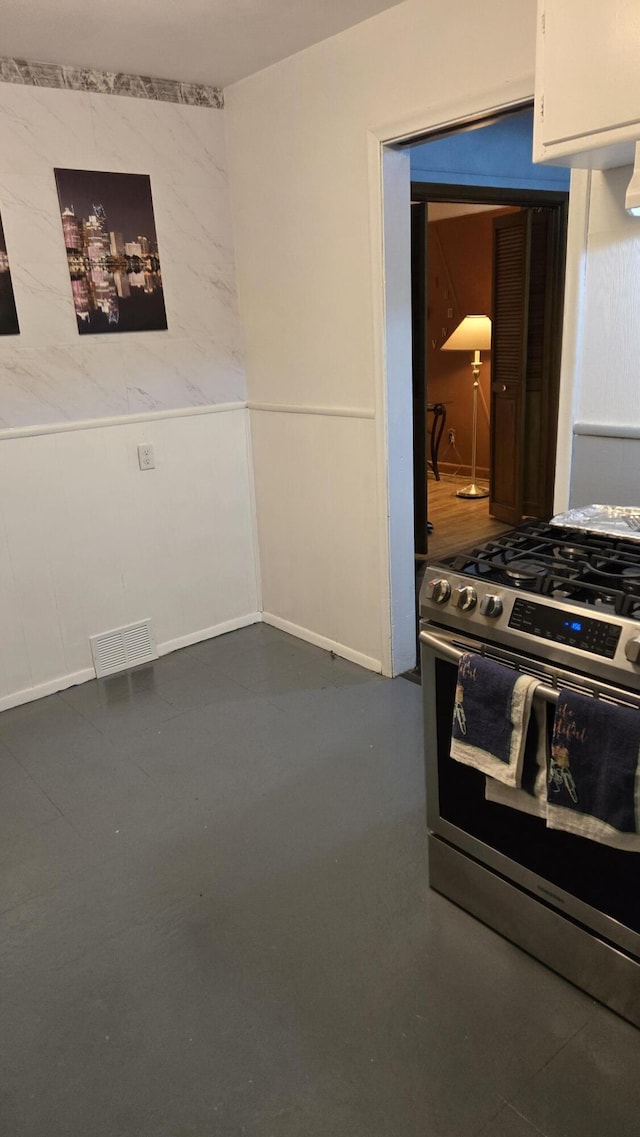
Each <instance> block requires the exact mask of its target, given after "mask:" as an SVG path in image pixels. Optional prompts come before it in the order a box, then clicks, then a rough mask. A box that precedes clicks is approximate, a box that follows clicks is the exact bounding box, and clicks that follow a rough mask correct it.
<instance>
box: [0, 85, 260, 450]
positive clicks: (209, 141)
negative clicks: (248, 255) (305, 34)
mask: <svg viewBox="0 0 640 1137" xmlns="http://www.w3.org/2000/svg"><path fill="white" fill-rule="evenodd" d="M223 118H224V112H223V111H222V110H221V109H216V108H214V107H211V106H193V105H186V104H184V103H183V104H180V103H169V102H161V101H158V100H156V99H150V98H148V97H146V98H128V97H123V96H118V95H110V94H97V93H93V92H87V91H78V90H69V89H58V90H56V89H53V88H46V87H40V86H26V85H21V84H19V83H16V82H1V81H0V154H1V155H2V163H1V165H0V213H1V215H2V219H3V222H4V230H5V237H6V243H7V248H8V253H9V258H10V263H11V271H12V277H13V285H14V291H15V297H16V304H17V308H18V317H19V321H20V335H19V336H12V337H9V336H7V337H2V338H1V339H0V429H2V428H11V427H23V426H33V425H40V424H49V423H57V422H73V421H78V420H85V419H100V418H104V417H111V416H119V415H122V416H127V415H130V414H139V413H145V412H149V411H152V412H155V411H170V410H172V409H178V408H184V407H192V406H207V405H210V404H216V403H229V402H237V401H244V400H245V399H246V387H245V373H244V362H243V345H242V333H241V327H240V320H239V314H238V305H237V292H236V276H235V261H234V248H233V239H232V225H231V211H230V204H229V193H228V183H227V167H226V157H225V142H224V122H223ZM56 166H58V167H63V168H69V169H89V170H109V171H116V172H131V173H142V174H149V175H150V178H151V190H152V194H153V203H154V211H155V219H156V227H157V234H158V242H159V247H160V255H161V263H162V272H163V283H164V293H165V302H166V306H167V317H168V325H169V327H168V331H166V332H137V333H131V334H124V333H123V334H120V333H118V334H114V335H102V336H89V337H87V336H84V337H82V339H80V336H79V334H78V331H77V325H76V318H75V313H74V308H73V303H72V299H71V287H70V281H69V273H68V270H67V263H66V255H65V248H64V240H63V236H62V226H61V222H60V212H59V208H58V200H57V196H56V185H55V179H54V173H53V170H54V167H56Z"/></svg>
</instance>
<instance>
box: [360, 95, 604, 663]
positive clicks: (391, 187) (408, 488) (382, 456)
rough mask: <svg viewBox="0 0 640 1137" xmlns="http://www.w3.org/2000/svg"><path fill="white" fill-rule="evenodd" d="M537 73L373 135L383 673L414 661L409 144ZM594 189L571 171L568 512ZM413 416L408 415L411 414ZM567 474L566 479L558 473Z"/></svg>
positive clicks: (469, 119)
mask: <svg viewBox="0 0 640 1137" xmlns="http://www.w3.org/2000/svg"><path fill="white" fill-rule="evenodd" d="M532 100H533V77H532V76H530V75H525V76H521V77H519V78H515V79H513V80H512V81H510V82H507V83H504V84H501V85H500V86H499V87H493V88H489V89H484V90H482V89H476V90H473V91H465V92H464V93H463V94H462V95H460V96H458V97H456V98H455V99H454V100H452V101H451V102H448V103H447V101H446V100H443V101H442V102H441V103H437V104H435V105H431V106H427V105H423V106H421V107H418V108H416V109H415V110H414V111H413V112H411V113H410V114H408V115H405V116H404V117H402V118H401V119H396V120H394V121H391V122H390V121H389V120H386V121H382V122H380V123H379V124H378V125H372V126H371V127H370V128H368V129H367V131H366V145H367V164H368V174H369V176H368V192H369V252H370V257H371V262H370V263H371V321H372V337H373V372H374V387H375V407H374V415H375V420H374V429H375V440H374V445H375V451H376V484H375V487H372V492H375V495H376V499H377V517H378V545H379V550H380V556H379V594H380V596H381V597H382V599H383V602H382V603H381V604H380V606H379V611H380V629H379V634H380V644H381V664H382V672H383V674H384V675H397V674H399V673H401V672H404V671H408V670H409V669H410V668H412V667H413V666H414V665H415V610H416V604H415V584H414V578H415V573H414V563H415V562H414V537H413V473H412V469H411V454H412V447H413V428H412V422H411V419H412V416H411V413H410V412H411V319H410V298H411V240H410V225H409V220H410V201H411V192H410V187H411V165H410V158H409V151H408V149H406V147H407V144H409V143H416V142H418V141H421V140H427V139H428V138H433V137H434V136H435V135H436V134H437V133H439V132H442V131H444V130H448V131H452V130H457V129H461V128H464V127H465V126H468V125H470V124H473V123H479V122H484V121H486V120H487V119H488V118H489V117H490V116H491V115H495V114H502V113H511V112H513V111H517V110H522V109H524V108H525V107H529V106H531V103H532ZM590 189H591V181H590V174H589V172H588V171H582V170H574V171H572V173H571V190H570V202H569V231H568V240H567V265H566V273H567V275H566V284H565V303H564V332H563V341H562V363H561V376H560V407H559V425H558V449H557V452H556V498H555V500H554V511H555V512H561V511H562V510H563V509H566V508H567V505H568V500H569V483H570V468H571V450H572V442H573V417H574V416H573V405H574V400H575V394H576V392H575V377H576V374H577V373H579V359H580V351H581V344H582V329H581V324H580V310H581V303H582V296H583V291H584V271H583V265H584V255H585V251H586V243H587V221H588V215H589V196H590ZM407 412H408V413H407ZM558 475H559V476H558Z"/></svg>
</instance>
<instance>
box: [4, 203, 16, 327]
mask: <svg viewBox="0 0 640 1137" xmlns="http://www.w3.org/2000/svg"><path fill="white" fill-rule="evenodd" d="M19 331H20V325H19V324H18V313H17V311H16V301H15V297H14V295H13V284H12V283H11V269H10V268H9V257H8V255H7V246H6V243H5V239H4V229H3V228H2V218H1V217H0V336H15V335H18V333H19Z"/></svg>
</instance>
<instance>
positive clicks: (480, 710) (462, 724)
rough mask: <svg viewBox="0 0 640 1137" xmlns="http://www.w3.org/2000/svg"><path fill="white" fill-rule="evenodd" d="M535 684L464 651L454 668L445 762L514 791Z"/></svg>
mask: <svg viewBox="0 0 640 1137" xmlns="http://www.w3.org/2000/svg"><path fill="white" fill-rule="evenodd" d="M537 686H538V680H537V679H535V678H534V677H533V676H532V675H523V674H522V673H521V672H519V671H514V670H513V669H512V668H510V667H504V666H503V665H502V664H500V663H494V662H493V661H492V660H489V659H484V657H483V656H480V655H474V654H473V653H471V652H467V653H466V654H465V655H463V656H462V658H461V659H460V663H459V665H458V684H457V687H456V698H455V706H454V713H453V724H452V728H451V757H452V758H455V760H456V761H457V762H463V763H465V765H467V766H474V767H475V769H477V770H482V772H483V773H485V774H488V775H489V776H490V777H492V778H495V779H496V780H497V781H500V782H503V783H504V784H505V785H507V786H520V785H521V782H522V766H523V759H524V752H525V742H526V738H527V730H528V726H529V718H530V714H531V703H532V700H533V695H534V692H535V689H536V687H537Z"/></svg>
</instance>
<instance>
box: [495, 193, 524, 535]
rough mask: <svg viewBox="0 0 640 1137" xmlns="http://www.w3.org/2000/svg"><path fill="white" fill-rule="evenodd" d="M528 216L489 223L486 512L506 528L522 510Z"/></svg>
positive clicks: (516, 519) (519, 516)
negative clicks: (490, 283) (490, 320)
mask: <svg viewBox="0 0 640 1137" xmlns="http://www.w3.org/2000/svg"><path fill="white" fill-rule="evenodd" d="M530 234H531V212H530V210H528V209H527V210H522V211H520V212H519V213H508V214H506V215H505V216H503V217H496V218H495V219H494V222H493V330H492V336H491V412H490V424H491V426H490V440H491V459H490V466H491V472H490V478H489V485H490V497H489V512H490V513H491V514H492V515H493V516H494V517H496V518H497V519H498V520H499V521H505V522H507V523H509V524H512V525H517V523H518V522H519V521H520V520H521V519H522V514H523V506H524V476H523V472H524V429H525V409H526V378H527V350H528V342H527V341H528V335H527V333H528V319H529V263H530V247H531V240H530Z"/></svg>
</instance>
